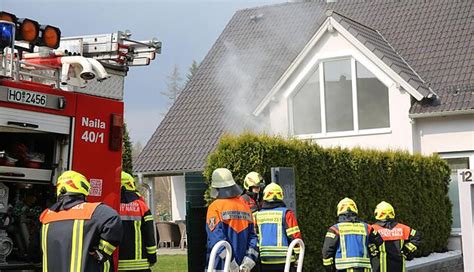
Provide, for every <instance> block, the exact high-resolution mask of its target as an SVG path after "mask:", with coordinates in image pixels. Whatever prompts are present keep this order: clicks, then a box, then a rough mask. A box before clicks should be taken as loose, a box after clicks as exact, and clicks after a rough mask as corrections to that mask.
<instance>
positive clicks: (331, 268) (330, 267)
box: [324, 265, 336, 272]
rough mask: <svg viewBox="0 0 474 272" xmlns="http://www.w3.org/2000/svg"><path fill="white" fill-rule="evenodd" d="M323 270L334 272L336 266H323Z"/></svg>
mask: <svg viewBox="0 0 474 272" xmlns="http://www.w3.org/2000/svg"><path fill="white" fill-rule="evenodd" d="M324 269H326V272H336V266H335V265H325V266H324Z"/></svg>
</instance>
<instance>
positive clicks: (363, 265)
mask: <svg viewBox="0 0 474 272" xmlns="http://www.w3.org/2000/svg"><path fill="white" fill-rule="evenodd" d="M357 213H358V209H357V205H356V203H355V202H354V201H353V200H352V199H350V198H347V197H346V198H344V199H343V200H341V201H340V202H339V204H337V216H338V217H339V220H338V221H339V222H338V223H337V224H335V225H333V226H332V227H330V228H329V230H328V231H327V233H326V237H325V238H324V245H323V250H322V253H323V265H324V267H325V268H326V271H347V272H370V271H371V265H370V258H371V256H373V255H376V254H377V246H380V245H382V243H383V240H382V238H381V237H380V235H378V233H377V231H376V230H374V229H373V228H372V227H371V226H370V225H368V224H366V223H364V222H362V221H361V220H360V219H358V218H357Z"/></svg>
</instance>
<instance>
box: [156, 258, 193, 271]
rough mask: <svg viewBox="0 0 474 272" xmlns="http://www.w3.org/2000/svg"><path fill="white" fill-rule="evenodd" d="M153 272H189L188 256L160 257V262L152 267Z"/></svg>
mask: <svg viewBox="0 0 474 272" xmlns="http://www.w3.org/2000/svg"><path fill="white" fill-rule="evenodd" d="M151 271H153V272H162V271H163V272H165V271H170V272H187V271H188V256H187V255H158V262H157V263H156V264H155V265H154V266H153V267H152V269H151Z"/></svg>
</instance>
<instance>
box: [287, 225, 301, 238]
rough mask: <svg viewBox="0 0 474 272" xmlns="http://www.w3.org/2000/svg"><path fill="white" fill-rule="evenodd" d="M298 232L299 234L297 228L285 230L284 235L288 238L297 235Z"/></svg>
mask: <svg viewBox="0 0 474 272" xmlns="http://www.w3.org/2000/svg"><path fill="white" fill-rule="evenodd" d="M298 232H300V228H299V227H298V226H296V227H292V228H289V229H286V234H287V235H288V236H290V235H293V234H295V233H298Z"/></svg>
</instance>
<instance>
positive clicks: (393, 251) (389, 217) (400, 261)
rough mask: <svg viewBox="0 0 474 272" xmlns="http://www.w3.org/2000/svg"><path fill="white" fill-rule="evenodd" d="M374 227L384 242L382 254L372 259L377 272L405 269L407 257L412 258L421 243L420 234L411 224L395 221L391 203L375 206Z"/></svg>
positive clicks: (397, 271) (380, 248)
mask: <svg viewBox="0 0 474 272" xmlns="http://www.w3.org/2000/svg"><path fill="white" fill-rule="evenodd" d="M374 215H375V219H376V220H377V221H376V222H375V224H373V225H372V227H373V228H374V229H375V230H377V232H378V233H379V234H380V236H381V237H382V239H383V240H384V243H383V244H382V245H381V246H380V247H379V252H380V256H377V257H375V258H373V259H372V268H373V270H374V271H376V272H402V271H405V259H408V260H410V259H412V258H413V252H415V250H416V249H417V247H418V246H419V245H420V240H421V237H420V234H419V232H417V231H416V230H414V229H412V228H410V227H409V226H406V225H403V224H400V223H398V222H397V221H395V210H394V209H393V206H392V205H390V203H387V202H385V201H382V202H380V203H379V204H378V205H377V207H376V208H375V212H374Z"/></svg>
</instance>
